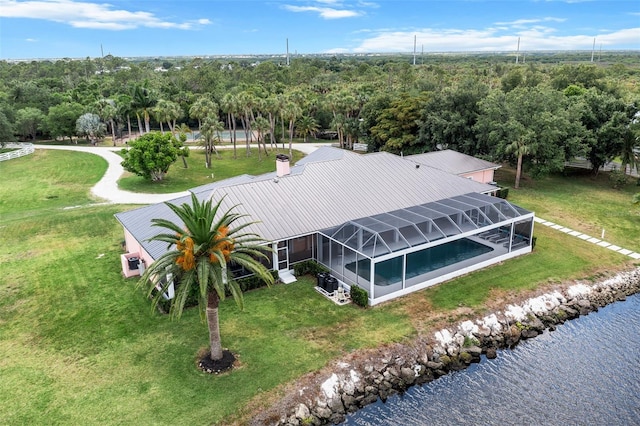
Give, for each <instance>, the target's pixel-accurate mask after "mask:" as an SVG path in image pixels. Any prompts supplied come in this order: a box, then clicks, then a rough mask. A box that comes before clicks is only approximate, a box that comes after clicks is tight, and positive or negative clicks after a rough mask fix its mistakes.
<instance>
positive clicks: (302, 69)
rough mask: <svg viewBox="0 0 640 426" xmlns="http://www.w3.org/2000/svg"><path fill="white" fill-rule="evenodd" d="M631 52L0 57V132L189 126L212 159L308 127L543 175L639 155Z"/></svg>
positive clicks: (305, 132) (638, 90)
mask: <svg viewBox="0 0 640 426" xmlns="http://www.w3.org/2000/svg"><path fill="white" fill-rule="evenodd" d="M629 55H631V56H633V55H634V53H631V54H624V55H622V54H621V55H619V56H616V55H609V57H607V62H600V63H588V62H583V63H575V62H564V63H563V62H554V63H548V62H547V61H546V60H547V59H548V58H547V57H546V56H544V55H542V56H541V60H540V61H536V57H535V55H530V56H529V57H528V61H529V62H528V63H526V64H515V63H512V62H511V59H510V58H508V57H504V56H495V57H492V56H487V55H483V56H479V57H474V56H469V57H465V56H462V55H460V56H456V57H455V58H454V59H452V60H450V61H447V60H443V59H442V58H440V59H438V60H432V61H429V60H427V61H424V62H426V63H421V64H417V65H412V63H411V61H410V60H409V59H407V58H406V57H388V58H384V57H380V58H364V59H363V58H360V59H353V58H348V57H333V58H319V57H310V58H303V57H301V58H295V59H294V60H292V61H291V63H290V65H289V66H286V65H284V64H282V63H278V62H277V61H263V62H260V63H257V62H255V63H249V62H247V61H242V60H236V61H231V60H229V61H222V60H204V59H202V58H193V59H192V58H189V59H178V60H176V61H175V62H169V61H167V60H164V61H162V62H161V63H159V62H158V61H151V60H150V61H141V62H132V61H126V60H124V59H122V58H117V57H113V56H107V57H105V58H99V59H89V58H87V59H86V60H75V61H72V60H59V61H55V62H50V61H33V62H20V63H8V62H0V140H3V141H4V140H14V139H15V138H19V139H23V140H26V139H35V138H36V137H43V138H63V139H64V138H69V139H70V140H71V139H72V138H73V137H74V136H82V137H86V138H87V139H89V140H92V141H95V140H96V139H98V138H101V137H103V136H104V135H109V136H111V138H112V140H113V141H114V144H115V143H116V141H118V140H119V139H120V138H133V137H135V136H137V135H140V134H145V133H148V132H149V131H151V130H152V129H156V130H160V131H161V132H164V131H165V130H167V131H169V132H171V133H177V132H182V133H185V132H193V133H195V134H196V135H197V136H198V137H199V138H200V140H201V141H202V142H203V143H204V144H205V145H206V146H207V150H206V153H207V159H206V161H207V164H210V161H211V155H213V154H215V145H216V143H217V142H218V141H220V140H221V138H222V136H221V132H222V131H223V130H226V131H228V132H229V134H230V139H231V142H232V143H233V146H234V155H236V146H237V143H238V142H244V145H245V147H246V154H247V155H249V154H250V152H251V151H250V150H249V147H250V145H251V144H257V146H258V152H263V153H265V154H266V153H268V149H267V144H270V145H273V144H277V143H285V142H289V144H291V142H292V140H293V138H303V139H304V140H307V139H308V138H309V137H319V138H330V139H335V140H336V142H338V143H339V144H340V145H341V146H343V147H344V148H347V149H349V148H352V147H353V144H354V143H356V142H364V143H367V144H368V146H369V150H371V151H378V150H384V151H389V152H393V153H398V154H400V153H403V154H413V153H421V152H427V151H432V150H436V149H445V148H451V149H455V150H457V151H460V152H463V153H466V154H470V155H474V156H478V157H481V158H486V159H489V160H492V161H510V162H512V163H513V164H514V165H516V166H517V174H518V177H517V179H516V184H517V181H518V180H519V176H520V174H521V171H522V170H523V169H526V170H527V171H528V173H531V174H532V175H533V176H537V175H543V174H545V173H549V172H552V171H556V170H559V169H561V168H562V167H563V166H564V162H565V161H567V160H570V159H571V158H573V157H575V156H584V157H586V158H588V159H589V160H590V161H591V164H592V165H593V168H594V172H597V170H598V169H599V167H600V166H601V165H603V164H605V163H606V162H608V161H611V160H612V159H614V158H620V159H621V161H622V163H623V164H629V165H632V166H633V165H634V164H635V163H636V162H637V158H636V151H634V149H636V148H637V146H638V127H639V124H638V121H640V113H639V111H640V85H638V81H639V80H640V79H639V78H638V77H639V76H640V67H638V66H637V65H634V62H633V61H629V58H628V56H629ZM635 56H636V59H637V54H635ZM637 63H638V62H637V61H636V62H635V64H637ZM165 126H166V127H165ZM239 130H243V132H238V131H239ZM241 140H242V141H241ZM290 146H291V145H289V147H290Z"/></svg>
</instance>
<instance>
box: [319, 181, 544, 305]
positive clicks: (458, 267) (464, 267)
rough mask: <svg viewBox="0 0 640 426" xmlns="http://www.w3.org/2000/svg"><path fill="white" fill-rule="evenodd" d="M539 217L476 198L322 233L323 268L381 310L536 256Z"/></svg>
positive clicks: (424, 206) (465, 197)
mask: <svg viewBox="0 0 640 426" xmlns="http://www.w3.org/2000/svg"><path fill="white" fill-rule="evenodd" d="M533 218H534V214H533V213H532V212H529V211H527V210H524V209H522V208H520V207H518V206H515V205H513V204H511V203H509V202H507V201H506V200H503V199H500V198H495V197H492V196H489V195H483V194H479V193H470V194H466V195H460V196H456V197H452V198H447V199H443V200H440V201H436V202H431V203H427V204H422V205H418V206H413V207H409V208H405V209H400V210H395V211H391V212H388V213H383V214H379V215H375V216H369V217H365V218H360V219H355V220H351V221H349V222H346V223H344V224H342V225H340V226H337V227H334V228H329V229H324V230H322V231H319V233H318V252H317V257H318V261H319V262H320V263H322V264H324V265H325V266H327V267H328V268H330V269H331V273H332V274H333V275H334V276H336V277H337V278H338V279H339V280H340V281H342V282H344V283H346V284H348V285H354V284H355V285H357V286H359V287H361V288H363V289H365V290H366V291H367V292H368V293H369V303H370V304H372V305H375V304H377V303H380V302H383V301H385V300H389V299H392V298H394V297H397V296H399V295H402V294H406V293H410V292H412V291H415V290H418V289H420V288H425V287H428V286H430V285H433V284H436V283H438V282H442V281H445V280H447V279H450V278H453V277H455V276H458V275H462V274H465V273H467V272H471V271H473V270H476V269H480V268H483V267H485V266H487V265H490V264H493V263H497V262H500V261H502V260H505V259H508V258H510V257H514V256H517V255H520V254H523V253H526V252H529V251H531V242H532V234H533Z"/></svg>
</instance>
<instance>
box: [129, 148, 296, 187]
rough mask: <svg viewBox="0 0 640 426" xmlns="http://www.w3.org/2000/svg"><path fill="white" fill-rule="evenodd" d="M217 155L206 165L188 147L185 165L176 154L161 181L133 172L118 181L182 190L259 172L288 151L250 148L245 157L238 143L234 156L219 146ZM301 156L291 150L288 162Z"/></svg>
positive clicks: (271, 167) (198, 153) (269, 169)
mask: <svg viewBox="0 0 640 426" xmlns="http://www.w3.org/2000/svg"><path fill="white" fill-rule="evenodd" d="M219 152H220V158H217V157H216V156H215V154H214V155H213V157H212V160H211V168H210V169H207V168H206V167H205V166H204V165H205V156H204V151H203V150H202V149H191V150H190V152H189V157H187V165H188V168H186V169H185V168H184V166H183V164H182V159H181V158H178V159H177V160H176V162H175V163H174V164H173V165H171V167H170V168H169V172H168V173H167V176H166V177H165V179H164V180H163V181H161V182H151V181H150V180H147V179H145V178H143V177H140V176H136V175H134V174H132V173H128V172H127V173H125V175H124V176H123V177H122V178H121V179H120V180H119V181H118V186H119V187H120V188H121V189H124V190H127V191H133V192H148V193H153V194H167V193H171V192H179V191H185V190H187V189H189V188H193V187H195V186H200V185H205V184H207V183H211V182H216V181H220V180H224V179H227V178H230V177H233V176H238V175H241V174H245V173H246V174H250V175H256V176H257V175H261V174H263V173H268V172H273V171H275V170H276V154H278V153H281V152H282V153H285V154H288V153H289V150H288V149H285V150H283V149H281V148H280V149H278V150H273V151H271V152H270V153H269V155H268V156H265V155H264V152H263V153H262V158H261V159H258V150H257V148H253V149H252V150H251V156H250V157H247V155H246V149H245V148H244V147H240V146H239V147H238V151H237V158H235V159H234V158H233V150H232V149H219ZM302 157H304V154H303V153H301V152H300V151H295V150H294V151H293V159H292V160H291V164H295V162H296V161H298V160H299V159H301V158H302Z"/></svg>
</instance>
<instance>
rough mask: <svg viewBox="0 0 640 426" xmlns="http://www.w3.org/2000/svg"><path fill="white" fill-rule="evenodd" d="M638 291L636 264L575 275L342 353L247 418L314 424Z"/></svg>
mask: <svg viewBox="0 0 640 426" xmlns="http://www.w3.org/2000/svg"><path fill="white" fill-rule="evenodd" d="M638 292H640V268H638V269H635V270H633V271H630V272H624V273H619V274H617V275H616V276H614V277H612V278H609V279H606V280H603V281H601V282H597V283H595V284H591V283H589V284H587V283H581V282H578V283H575V284H573V285H570V286H567V287H565V288H563V289H561V290H556V291H553V292H551V293H546V294H543V295H540V296H537V297H534V298H531V299H528V300H526V301H525V302H523V303H521V304H514V305H508V306H507V307H506V308H505V309H504V310H503V311H501V312H496V313H493V314H490V315H487V316H485V317H483V318H479V319H476V320H473V321H471V320H468V321H464V322H462V323H460V324H458V325H457V326H456V327H454V328H448V329H442V330H440V331H438V332H436V333H435V334H434V335H433V336H431V337H420V338H418V339H416V340H415V341H414V342H412V344H411V345H408V344H395V345H391V346H387V347H383V348H379V349H376V350H373V351H367V352H365V353H362V352H360V353H354V354H349V355H347V356H345V357H344V358H343V359H342V360H341V361H339V362H336V363H335V365H332V366H330V367H331V368H330V369H327V370H326V371H323V372H321V373H316V375H315V377H313V379H314V380H312V381H311V382H312V383H313V384H311V385H306V386H302V387H299V388H298V389H295V390H294V391H292V392H290V393H289V395H288V396H287V397H286V398H285V399H284V400H283V401H282V402H281V404H278V405H277V407H274V408H272V409H271V410H267V411H266V412H264V413H262V414H261V415H260V416H259V417H256V418H254V419H253V424H273V425H322V424H331V423H340V422H341V421H343V420H344V418H345V415H346V414H347V413H351V412H354V411H357V410H358V409H359V408H362V407H364V406H365V405H367V404H371V403H373V402H375V401H377V400H378V399H381V400H383V401H384V400H386V399H387V398H388V397H389V396H390V395H392V394H394V393H398V392H403V391H404V390H406V389H407V388H408V387H410V386H413V385H417V384H424V383H428V382H430V381H432V380H435V379H437V378H438V377H441V376H443V375H445V374H448V373H449V372H452V371H457V370H462V369H464V368H466V367H467V366H468V365H470V364H471V363H474V362H479V361H480V359H481V355H482V354H485V355H486V357H487V358H489V359H491V358H495V357H496V356H497V350H498V349H503V348H512V347H514V346H515V345H517V344H518V342H520V341H522V340H524V339H530V338H534V337H536V336H537V335H539V334H541V333H543V332H544V331H545V330H551V331H553V330H555V328H556V326H557V325H558V324H562V323H563V322H565V321H567V320H571V319H573V318H576V317H578V316H580V315H587V314H589V313H590V312H593V311H597V310H598V308H600V307H602V306H605V305H607V304H610V303H613V302H616V301H622V300H625V298H626V297H627V296H628V295H631V294H635V293H638Z"/></svg>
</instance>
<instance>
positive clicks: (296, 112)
mask: <svg viewBox="0 0 640 426" xmlns="http://www.w3.org/2000/svg"><path fill="white" fill-rule="evenodd" d="M300 114H302V108H300V107H299V106H298V104H296V103H295V102H288V103H287V104H286V105H285V106H284V108H283V112H282V115H283V117H285V118H287V119H288V120H289V158H293V148H292V143H293V133H294V130H295V123H296V119H297V118H298V117H299V116H300Z"/></svg>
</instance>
